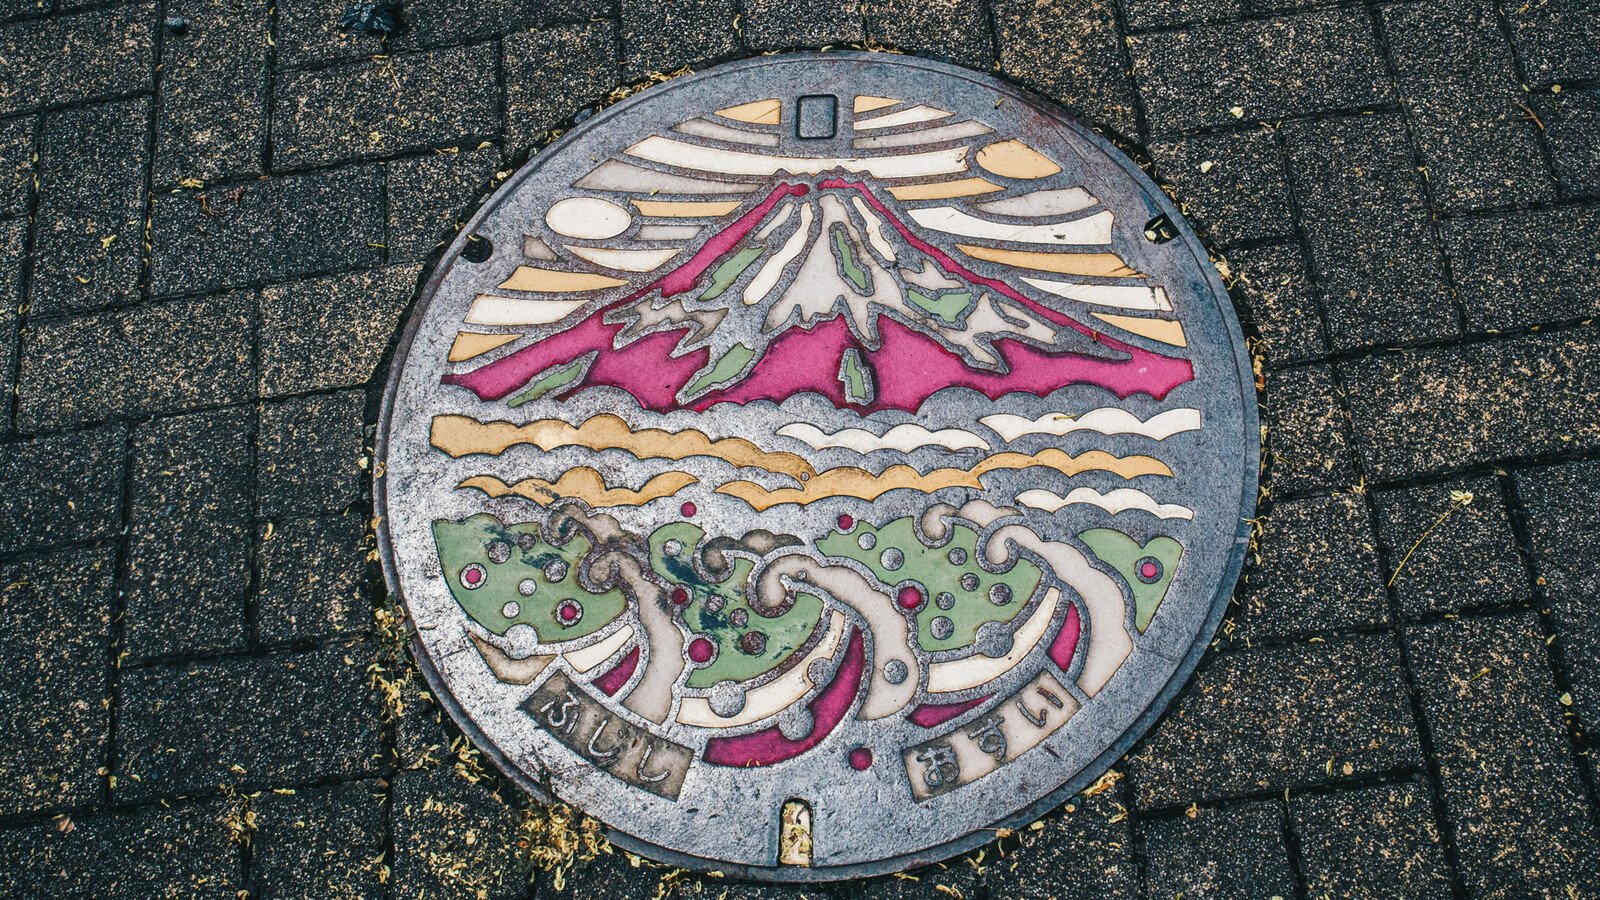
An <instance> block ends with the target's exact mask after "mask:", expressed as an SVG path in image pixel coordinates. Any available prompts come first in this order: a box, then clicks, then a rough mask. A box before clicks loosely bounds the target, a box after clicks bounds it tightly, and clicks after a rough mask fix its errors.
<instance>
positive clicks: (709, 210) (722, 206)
mask: <svg viewBox="0 0 1600 900" xmlns="http://www.w3.org/2000/svg"><path fill="white" fill-rule="evenodd" d="M633 205H634V206H637V207H639V215H641V216H657V217H661V218H667V219H699V218H714V217H716V216H725V215H727V214H728V213H731V212H733V211H734V210H736V209H738V208H739V201H737V200H635V201H633Z"/></svg>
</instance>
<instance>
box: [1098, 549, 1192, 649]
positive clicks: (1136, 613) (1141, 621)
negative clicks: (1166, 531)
mask: <svg viewBox="0 0 1600 900" xmlns="http://www.w3.org/2000/svg"><path fill="white" fill-rule="evenodd" d="M1078 540H1080V541H1083V543H1084V544H1085V545H1087V546H1088V548H1089V550H1090V551H1091V552H1093V553H1094V555H1095V556H1097V557H1099V558H1100V559H1101V560H1102V561H1103V562H1105V563H1106V564H1108V565H1110V566H1111V567H1112V568H1113V569H1116V570H1117V574H1119V575H1121V576H1122V579H1123V580H1124V581H1126V582H1127V583H1128V587H1129V588H1130V589H1132V591H1133V621H1134V624H1135V625H1137V626H1138V627H1139V633H1140V634H1143V633H1144V630H1145V629H1146V628H1149V627H1150V620H1151V619H1153V618H1155V615H1156V608H1157V607H1159V606H1160V605H1161V601H1162V600H1163V599H1164V598H1165V597H1166V596H1167V588H1168V587H1170V586H1171V585H1172V576H1173V573H1175V572H1177V570H1178V560H1180V559H1182V558H1183V545H1182V544H1180V543H1178V542H1177V541H1175V540H1173V539H1172V538H1169V537H1166V536H1165V535H1163V536H1161V537H1154V538H1151V539H1150V542H1149V543H1148V544H1145V545H1144V546H1143V547H1141V546H1139V542H1138V541H1136V540H1134V539H1133V538H1131V537H1128V536H1127V535H1125V534H1123V533H1122V532H1120V531H1117V530H1115V529H1112V528H1092V529H1090V530H1088V531H1085V532H1083V533H1082V534H1079V535H1078ZM1146 556H1150V557H1154V558H1155V559H1156V560H1157V561H1159V562H1160V563H1161V577H1160V578H1158V579H1156V580H1155V581H1153V582H1150V583H1148V584H1147V583H1145V581H1144V580H1143V579H1141V578H1139V577H1138V575H1137V573H1135V572H1134V567H1135V566H1136V565H1137V564H1138V562H1139V560H1141V559H1144V558H1145V557H1146Z"/></svg>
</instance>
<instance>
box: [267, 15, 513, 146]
mask: <svg viewBox="0 0 1600 900" xmlns="http://www.w3.org/2000/svg"><path fill="white" fill-rule="evenodd" d="M496 70H497V65H496V61H495V47H494V45H493V44H477V45H474V46H470V47H454V48H450V49H445V50H433V51H427V52H420V53H408V54H401V55H394V56H385V57H382V58H374V59H371V60H363V61H361V62H355V63H350V64H348V65H344V66H335V67H332V68H328V69H317V70H315V71H310V72H297V73H294V74H291V75H283V76H279V79H278V86H277V89H276V91H275V92H274V94H273V96H274V101H273V110H272V161H273V166H274V167H275V168H278V169H294V168H304V167H310V166H325V165H329V164H331V163H337V162H345V161H349V160H365V159H378V158H382V157H387V156H393V155H395V154H398V153H405V152H408V151H413V150H421V149H425V148H429V147H445V146H450V145H452V144H457V143H460V142H462V141H467V142H469V143H476V142H477V141H480V140H483V139H486V138H489V137H492V136H493V135H495V134H496V133H497V132H499V130H500V111H499V110H500V87H499V85H498V84H497V83H496V81H495V73H496Z"/></svg>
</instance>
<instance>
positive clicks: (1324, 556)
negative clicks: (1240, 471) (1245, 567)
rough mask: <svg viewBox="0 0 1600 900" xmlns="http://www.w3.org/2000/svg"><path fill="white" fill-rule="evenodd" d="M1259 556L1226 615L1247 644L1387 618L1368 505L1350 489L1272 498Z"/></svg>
mask: <svg viewBox="0 0 1600 900" xmlns="http://www.w3.org/2000/svg"><path fill="white" fill-rule="evenodd" d="M1264 527H1265V529H1266V531H1265V535H1264V536H1263V539H1262V541H1261V562H1260V568H1259V570H1258V571H1256V572H1254V573H1252V575H1251V577H1250V579H1249V583H1248V584H1247V585H1246V587H1245V589H1244V590H1243V592H1242V597H1241V600H1242V604H1241V605H1240V606H1238V607H1235V608H1234V609H1233V610H1232V611H1231V613H1232V618H1233V620H1234V622H1235V624H1236V625H1237V626H1238V628H1237V631H1235V632H1233V633H1232V635H1231V636H1232V637H1233V639H1234V640H1241V639H1242V640H1244V641H1247V642H1254V641H1259V640H1271V639H1276V638H1284V637H1294V636H1298V635H1306V634H1312V633H1316V632H1325V631H1333V630H1338V629H1344V628H1358V627H1371V626H1374V625H1382V624H1385V623H1387V622H1388V621H1389V598H1388V595H1387V594H1386V593H1385V592H1384V589H1383V583H1384V578H1383V576H1382V575H1380V574H1379V571H1378V552H1377V551H1378V548H1377V545H1376V542H1375V541H1374V540H1373V536H1372V528H1371V524H1370V523H1369V522H1368V519H1367V505H1366V503H1365V502H1364V501H1363V500H1362V499H1361V497H1359V496H1357V495H1354V494H1335V495H1333V496H1331V497H1307V498H1304V499H1300V500H1287V501H1279V502H1277V503H1274V504H1273V506H1272V512H1271V513H1270V514H1269V515H1268V516H1267V517H1266V518H1265V521H1264Z"/></svg>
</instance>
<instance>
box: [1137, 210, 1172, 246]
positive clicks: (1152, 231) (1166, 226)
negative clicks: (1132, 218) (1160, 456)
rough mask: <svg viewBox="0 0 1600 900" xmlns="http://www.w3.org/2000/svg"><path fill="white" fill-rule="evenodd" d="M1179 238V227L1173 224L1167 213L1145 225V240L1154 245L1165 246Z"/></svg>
mask: <svg viewBox="0 0 1600 900" xmlns="http://www.w3.org/2000/svg"><path fill="white" fill-rule="evenodd" d="M1177 236H1178V227H1177V226H1176V225H1174V224H1172V220H1171V219H1169V218H1167V214H1166V213H1162V214H1161V215H1159V216H1156V217H1155V218H1154V219H1151V220H1150V221H1148V222H1146V223H1144V237H1145V240H1147V241H1149V242H1150V243H1152V244H1165V243H1166V242H1167V241H1170V240H1172V239H1173V238H1175V237H1177Z"/></svg>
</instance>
